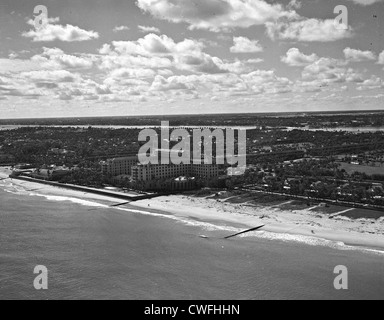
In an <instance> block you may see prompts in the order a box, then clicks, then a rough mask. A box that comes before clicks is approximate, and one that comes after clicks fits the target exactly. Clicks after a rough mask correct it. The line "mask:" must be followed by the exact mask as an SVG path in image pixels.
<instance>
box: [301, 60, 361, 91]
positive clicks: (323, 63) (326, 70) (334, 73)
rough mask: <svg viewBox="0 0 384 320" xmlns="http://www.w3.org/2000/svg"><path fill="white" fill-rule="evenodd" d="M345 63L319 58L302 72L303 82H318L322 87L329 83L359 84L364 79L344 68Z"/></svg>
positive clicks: (353, 71) (351, 70)
mask: <svg viewBox="0 0 384 320" xmlns="http://www.w3.org/2000/svg"><path fill="white" fill-rule="evenodd" d="M346 65H347V63H346V62H345V61H342V60H338V59H332V58H319V59H318V60H317V61H315V62H314V63H312V64H310V65H308V66H306V67H305V68H304V70H303V72H302V78H303V80H304V81H307V82H311V81H318V82H319V83H321V85H322V86H326V85H329V84H331V83H345V82H350V83H352V82H354V83H361V82H363V81H364V77H363V76H362V75H361V74H360V73H358V72H356V71H355V70H354V69H352V68H347V67H346Z"/></svg>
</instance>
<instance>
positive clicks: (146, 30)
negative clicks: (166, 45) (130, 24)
mask: <svg viewBox="0 0 384 320" xmlns="http://www.w3.org/2000/svg"><path fill="white" fill-rule="evenodd" d="M137 28H138V29H139V30H140V31H141V32H143V33H160V32H161V31H160V29H159V28H156V27H147V26H138V27H137Z"/></svg>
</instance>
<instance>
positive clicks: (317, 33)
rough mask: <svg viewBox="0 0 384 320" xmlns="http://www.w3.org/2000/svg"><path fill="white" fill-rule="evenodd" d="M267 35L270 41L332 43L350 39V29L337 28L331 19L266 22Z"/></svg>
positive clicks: (351, 33)
mask: <svg viewBox="0 0 384 320" xmlns="http://www.w3.org/2000/svg"><path fill="white" fill-rule="evenodd" d="M266 27H267V33H268V35H269V37H270V38H271V39H281V40H296V41H305V42H315V41H318V42H332V41H337V40H340V39H345V38H350V37H352V35H353V32H352V29H351V28H349V29H347V30H345V29H341V28H337V26H336V25H335V21H334V20H333V19H328V20H319V19H302V20H299V21H291V22H281V21H280V22H267V23H266Z"/></svg>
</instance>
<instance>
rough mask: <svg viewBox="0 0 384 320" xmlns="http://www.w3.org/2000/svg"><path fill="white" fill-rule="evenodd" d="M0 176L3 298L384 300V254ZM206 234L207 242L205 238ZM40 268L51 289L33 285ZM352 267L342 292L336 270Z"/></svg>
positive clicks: (0, 289)
mask: <svg viewBox="0 0 384 320" xmlns="http://www.w3.org/2000/svg"><path fill="white" fill-rule="evenodd" d="M236 230H238V229H237V228H236V227H234V226H223V225H221V226H219V225H213V224H210V223H206V222H202V221H198V220H193V219H186V218H185V219H181V218H176V217H174V216H172V215H170V214H167V213H161V212H156V211H154V210H144V209H140V210H138V209H137V208H135V207H133V206H126V207H124V208H109V207H108V206H107V204H103V203H101V202H100V201H93V200H92V201H91V200H80V199H75V198H67V197H64V196H61V197H60V196H43V195H38V194H34V193H28V192H26V191H23V190H22V189H20V188H16V187H15V186H12V184H11V182H8V181H7V182H0V299H43V300H47V299H49V300H51V299H198V300H202V299H220V300H221V299H261V300H264V299H383V298H384V255H383V253H382V252H379V251H377V250H364V249H359V248H352V247H348V246H345V245H343V244H341V243H332V242H330V241H325V240H324V241H321V240H314V239H310V238H305V237H294V236H284V235H277V234H276V235H274V234H270V233H265V232H261V233H258V234H257V235H256V234H254V235H248V236H245V237H240V238H233V239H232V240H223V239H222V238H223V237H224V236H226V235H228V234H231V233H232V232H233V231H236ZM202 234H204V235H206V236H209V238H208V239H203V238H201V237H199V235H202ZM37 265H44V266H46V267H47V269H48V290H40V291H38V290H36V289H35V288H34V286H33V282H34V279H35V277H36V276H37V275H35V274H33V271H34V268H35V266H37ZM338 265H343V266H346V267H347V268H348V276H349V280H348V286H349V289H348V290H342V291H337V290H336V289H335V288H334V285H333V282H334V279H335V277H336V276H337V275H335V274H334V273H333V271H334V268H335V267H336V266H338Z"/></svg>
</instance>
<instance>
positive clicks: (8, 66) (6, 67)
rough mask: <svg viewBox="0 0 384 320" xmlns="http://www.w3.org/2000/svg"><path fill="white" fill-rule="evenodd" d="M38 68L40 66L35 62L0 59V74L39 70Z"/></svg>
mask: <svg viewBox="0 0 384 320" xmlns="http://www.w3.org/2000/svg"><path fill="white" fill-rule="evenodd" d="M40 68H41V66H40V64H39V63H38V62H35V61H31V60H25V59H1V58H0V73H10V72H12V73H17V72H22V71H31V70H39V69H40Z"/></svg>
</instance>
